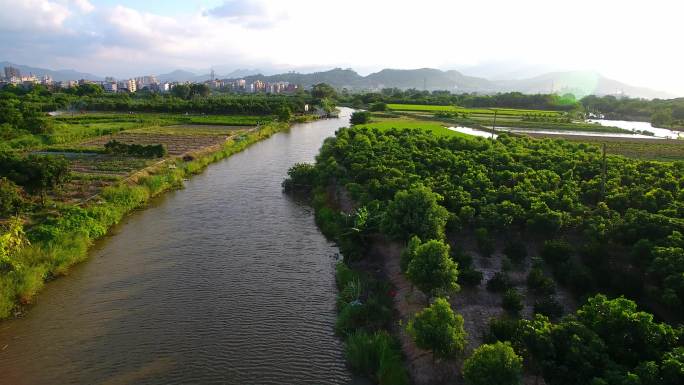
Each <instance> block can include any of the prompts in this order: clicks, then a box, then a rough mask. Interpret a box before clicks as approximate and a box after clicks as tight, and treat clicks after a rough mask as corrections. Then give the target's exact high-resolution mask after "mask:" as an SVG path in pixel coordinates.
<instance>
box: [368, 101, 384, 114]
mask: <svg viewBox="0 0 684 385" xmlns="http://www.w3.org/2000/svg"><path fill="white" fill-rule="evenodd" d="M368 110H369V111H373V112H381V111H387V103H383V102H376V103H373V104H371V105H370V107H369V108H368Z"/></svg>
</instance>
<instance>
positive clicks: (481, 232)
mask: <svg viewBox="0 0 684 385" xmlns="http://www.w3.org/2000/svg"><path fill="white" fill-rule="evenodd" d="M475 240H476V241H477V248H478V249H479V250H480V254H482V256H483V257H491V256H492V254H493V253H494V240H493V239H492V238H491V237H490V236H489V232H488V231H487V229H485V228H484V227H480V228H478V229H476V230H475Z"/></svg>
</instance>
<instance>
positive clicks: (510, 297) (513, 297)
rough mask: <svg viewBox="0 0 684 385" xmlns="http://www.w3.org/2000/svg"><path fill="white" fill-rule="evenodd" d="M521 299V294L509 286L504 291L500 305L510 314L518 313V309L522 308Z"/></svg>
mask: <svg viewBox="0 0 684 385" xmlns="http://www.w3.org/2000/svg"><path fill="white" fill-rule="evenodd" d="M522 301H523V297H522V294H520V293H519V292H518V291H517V290H515V289H513V288H511V289H508V290H506V292H505V293H504V295H503V300H502V302H501V306H502V307H503V308H504V310H506V311H507V312H508V313H510V314H512V315H518V314H519V313H520V311H521V310H522V309H523V303H522Z"/></svg>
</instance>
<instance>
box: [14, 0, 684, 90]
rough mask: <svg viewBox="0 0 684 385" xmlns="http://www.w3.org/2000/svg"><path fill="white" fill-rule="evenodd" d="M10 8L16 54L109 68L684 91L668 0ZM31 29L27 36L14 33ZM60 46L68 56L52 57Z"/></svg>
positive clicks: (321, 0)
mask: <svg viewBox="0 0 684 385" xmlns="http://www.w3.org/2000/svg"><path fill="white" fill-rule="evenodd" d="M168 4H169V8H173V2H172V1H169V2H168ZM0 9H3V10H6V9H11V10H12V11H11V12H3V13H2V14H0V31H8V32H11V33H6V32H3V33H2V34H0V43H2V45H3V46H5V47H7V49H6V52H8V53H9V54H11V55H14V56H17V57H18V58H20V59H22V60H25V61H26V62H27V64H33V63H36V62H38V63H45V62H48V61H50V60H52V61H53V62H54V63H62V64H69V63H73V66H76V67H77V69H80V70H87V71H90V72H99V73H103V74H115V75H116V74H121V73H125V74H134V73H140V72H160V71H164V70H169V69H173V68H174V67H192V68H208V67H209V66H211V65H221V64H223V65H226V64H227V65H234V66H235V67H245V66H246V67H251V68H254V67H261V68H264V67H273V66H278V67H280V68H292V67H307V68H312V67H313V68H325V67H333V66H342V67H353V68H362V69H366V71H371V70H377V69H380V68H384V67H392V68H415V67H439V68H460V67H468V66H473V65H479V64H484V63H491V62H495V63H514V64H515V67H516V68H514V69H513V70H519V69H520V68H524V67H525V66H527V65H534V66H536V67H544V68H556V69H566V70H572V69H595V70H598V71H600V72H602V73H603V74H605V75H606V76H609V77H612V78H615V79H618V80H621V81H625V82H631V83H634V84H635V85H646V86H651V87H654V88H660V89H665V90H669V91H673V92H677V93H679V94H682V95H684V77H682V76H681V75H680V71H681V70H680V69H681V68H682V67H683V66H684V57H683V56H682V54H681V53H680V50H679V45H680V42H679V41H678V40H679V37H680V36H681V30H680V29H681V28H680V24H681V23H680V21H679V20H678V19H679V17H680V15H682V14H684V4H682V3H680V2H673V1H666V0H651V1H649V2H647V3H643V2H640V1H632V0H623V1H614V0H604V1H595V0H576V1H574V2H572V3H564V5H563V7H561V6H560V5H559V3H558V2H550V1H542V0H519V1H515V2H512V1H507V0H500V1H495V0H483V1H478V2H472V1H440V0H422V1H420V2H415V1H409V0H406V1H404V0H393V1H390V0H373V1H368V0H346V1H340V0H316V1H314V0H289V1H287V2H285V1H282V0H228V1H224V2H223V3H221V4H220V5H219V6H216V7H210V8H198V9H196V11H195V12H192V13H189V14H183V15H177V14H175V13H173V12H165V11H166V10H163V9H160V10H158V11H155V12H143V11H140V10H137V9H133V8H130V7H124V6H114V7H105V6H103V5H98V3H97V1H96V0H93V3H91V2H89V1H87V0H55V1H41V0H25V1H6V0H0ZM169 15H173V16H169ZM19 31H24V33H23V34H21V38H20V41H21V43H17V42H16V41H15V40H14V39H16V38H17V36H18V35H19ZM56 35H59V36H62V35H64V36H65V37H63V38H62V39H61V40H60V41H55V36H56ZM45 41H49V42H50V44H49V45H46V44H45ZM46 47H48V48H46ZM82 47H87V49H84V48H82ZM57 48H60V49H59V50H58V49H57ZM79 48H80V49H79ZM53 51H61V52H62V54H61V55H57V57H52V56H49V55H50V54H52V52H53ZM6 59H9V60H13V61H18V60H19V59H15V58H14V57H6ZM53 66H54V65H53ZM500 72H501V73H506V72H507V70H506V69H505V68H504V69H502V70H501V71H500Z"/></svg>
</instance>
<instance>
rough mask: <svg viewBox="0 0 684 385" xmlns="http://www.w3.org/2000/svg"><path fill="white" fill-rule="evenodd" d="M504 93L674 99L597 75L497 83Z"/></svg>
mask: <svg viewBox="0 0 684 385" xmlns="http://www.w3.org/2000/svg"><path fill="white" fill-rule="evenodd" d="M496 83H497V85H498V88H499V89H500V90H502V91H519V92H522V93H527V94H536V93H549V92H557V93H572V94H574V95H576V96H585V95H590V94H593V95H614V94H624V95H628V96H632V97H640V98H647V99H654V98H661V99H669V98H673V97H674V95H671V94H669V93H666V92H662V91H656V90H652V89H649V88H644V87H635V86H631V85H629V84H625V83H622V82H619V81H617V80H613V79H609V78H606V77H605V76H603V75H601V74H599V73H598V72H593V71H571V72H550V73H547V74H543V75H539V76H535V77H532V78H528V79H521V80H500V81H497V82H496Z"/></svg>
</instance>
